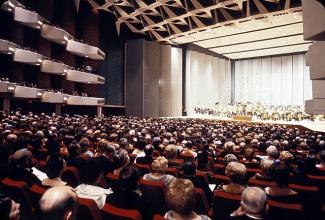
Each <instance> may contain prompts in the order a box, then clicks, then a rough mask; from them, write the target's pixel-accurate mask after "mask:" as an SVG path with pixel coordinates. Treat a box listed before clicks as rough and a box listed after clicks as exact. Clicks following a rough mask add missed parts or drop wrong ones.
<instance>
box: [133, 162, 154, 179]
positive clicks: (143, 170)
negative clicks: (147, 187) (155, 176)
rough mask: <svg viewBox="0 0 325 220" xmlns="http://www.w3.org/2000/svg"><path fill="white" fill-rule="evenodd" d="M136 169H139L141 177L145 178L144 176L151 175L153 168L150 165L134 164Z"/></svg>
mask: <svg viewBox="0 0 325 220" xmlns="http://www.w3.org/2000/svg"><path fill="white" fill-rule="evenodd" d="M134 165H135V166H136V167H138V168H139V170H140V174H141V176H144V174H147V173H151V166H150V165H148V164H139V163H135V164H134Z"/></svg>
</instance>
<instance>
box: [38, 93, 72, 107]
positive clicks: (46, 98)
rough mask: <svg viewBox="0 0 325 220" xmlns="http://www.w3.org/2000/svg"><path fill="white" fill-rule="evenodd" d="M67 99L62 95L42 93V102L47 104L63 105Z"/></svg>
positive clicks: (66, 96) (65, 95)
mask: <svg viewBox="0 0 325 220" xmlns="http://www.w3.org/2000/svg"><path fill="white" fill-rule="evenodd" d="M67 99H68V95H67V94H64V93H57V92H45V91H44V92H43V95H42V102H47V103H57V104H59V103H65V102H66V101H67Z"/></svg>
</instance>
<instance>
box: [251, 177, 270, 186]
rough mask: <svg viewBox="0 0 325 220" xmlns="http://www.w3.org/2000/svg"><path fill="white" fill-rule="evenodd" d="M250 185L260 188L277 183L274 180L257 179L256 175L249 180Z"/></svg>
mask: <svg viewBox="0 0 325 220" xmlns="http://www.w3.org/2000/svg"><path fill="white" fill-rule="evenodd" d="M248 185H249V186H256V187H260V188H265V187H269V186H275V185H276V183H275V182H273V181H263V180H257V179H255V178H254V177H253V178H250V179H249V181H248Z"/></svg>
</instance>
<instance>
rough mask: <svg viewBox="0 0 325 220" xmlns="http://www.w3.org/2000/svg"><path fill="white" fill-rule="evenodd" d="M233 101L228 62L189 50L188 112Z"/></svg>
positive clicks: (187, 57) (187, 68)
mask: <svg viewBox="0 0 325 220" xmlns="http://www.w3.org/2000/svg"><path fill="white" fill-rule="evenodd" d="M230 100H231V71H230V62H229V61H228V60H224V59H219V58H217V57H213V56H210V55H206V54H203V53H199V52H196V51H191V50H188V51H187V53H186V110H187V113H188V115H193V114H194V108H195V107H198V106H213V105H214V103H215V102H220V103H229V102H230Z"/></svg>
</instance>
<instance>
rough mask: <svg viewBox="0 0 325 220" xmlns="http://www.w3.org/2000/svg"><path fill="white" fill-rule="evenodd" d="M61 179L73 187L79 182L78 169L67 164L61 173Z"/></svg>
mask: <svg viewBox="0 0 325 220" xmlns="http://www.w3.org/2000/svg"><path fill="white" fill-rule="evenodd" d="M62 180H63V181H65V182H67V184H68V185H69V186H71V187H73V188H75V187H77V186H78V185H79V184H80V175H79V171H78V169H77V168H75V167H70V166H67V167H66V168H65V170H64V171H63V173H62Z"/></svg>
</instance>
